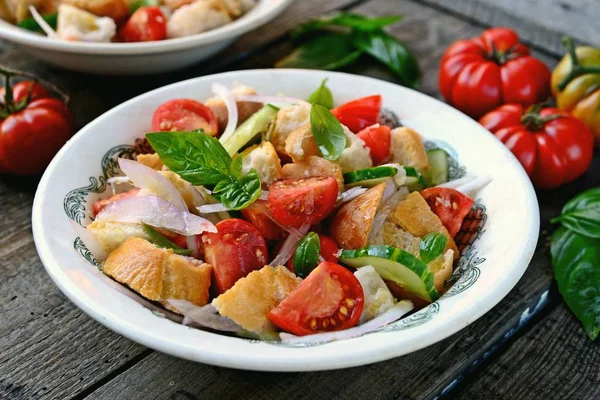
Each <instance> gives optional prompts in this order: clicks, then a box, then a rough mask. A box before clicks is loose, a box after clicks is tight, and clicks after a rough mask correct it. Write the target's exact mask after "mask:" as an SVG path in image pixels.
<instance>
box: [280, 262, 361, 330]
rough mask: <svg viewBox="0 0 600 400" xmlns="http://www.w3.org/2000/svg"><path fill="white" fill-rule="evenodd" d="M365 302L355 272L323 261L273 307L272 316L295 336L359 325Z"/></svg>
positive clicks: (281, 326)
mask: <svg viewBox="0 0 600 400" xmlns="http://www.w3.org/2000/svg"><path fill="white" fill-rule="evenodd" d="M364 302H365V298H364V294H363V290H362V287H361V286H360V282H358V279H356V277H355V276H354V274H353V273H352V272H350V271H348V270H347V269H345V268H344V267H342V266H340V265H338V264H335V263H332V262H328V261H324V262H322V263H321V264H319V266H318V267H317V268H315V269H314V270H313V271H312V272H311V273H310V274H309V275H308V277H306V279H305V280H303V281H302V283H301V284H300V285H299V286H298V287H297V288H296V289H294V291H292V292H291V293H290V294H289V295H288V296H287V297H286V298H285V299H283V301H282V302H281V303H279V305H278V306H277V307H276V308H274V309H273V310H271V312H270V313H269V319H270V320H271V322H273V323H274V324H275V325H277V326H278V327H280V328H281V329H283V330H284V331H286V332H291V333H293V334H295V335H309V334H311V333H317V332H329V331H339V330H342V329H348V328H352V327H353V326H354V325H356V323H357V322H358V319H359V318H360V314H361V313H362V311H363V307H364Z"/></svg>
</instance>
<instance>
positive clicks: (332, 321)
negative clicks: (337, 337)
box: [329, 318, 336, 326]
mask: <svg viewBox="0 0 600 400" xmlns="http://www.w3.org/2000/svg"><path fill="white" fill-rule="evenodd" d="M329 322H331V325H333V326H335V324H336V322H335V319H333V318H329Z"/></svg>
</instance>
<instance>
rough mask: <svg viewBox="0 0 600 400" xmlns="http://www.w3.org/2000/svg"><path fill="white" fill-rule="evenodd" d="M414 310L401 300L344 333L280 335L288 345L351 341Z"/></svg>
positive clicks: (409, 303) (409, 304)
mask: <svg viewBox="0 0 600 400" xmlns="http://www.w3.org/2000/svg"><path fill="white" fill-rule="evenodd" d="M413 308H414V306H413V303H412V302H411V301H409V300H401V301H399V302H398V303H397V304H396V305H395V306H394V307H392V308H390V309H389V310H387V311H386V312H384V313H383V314H381V315H380V316H378V317H376V318H373V319H372V320H370V321H368V322H366V323H364V324H362V325H358V326H355V327H354V328H350V329H345V330H343V331H336V332H324V333H316V334H313V335H306V336H296V335H291V334H289V333H285V332H282V333H280V334H279V337H280V338H281V341H282V342H283V343H286V344H300V343H302V344H309V343H321V342H331V341H333V340H343V339H350V338H354V337H358V336H362V335H364V334H367V333H370V332H374V331H376V330H378V329H379V328H381V327H384V326H386V325H389V324H391V323H392V322H396V321H397V320H399V319H400V318H401V317H402V316H403V315H405V314H407V313H409V312H410V311H412V309H413Z"/></svg>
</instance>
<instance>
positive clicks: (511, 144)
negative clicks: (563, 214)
mask: <svg viewBox="0 0 600 400" xmlns="http://www.w3.org/2000/svg"><path fill="white" fill-rule="evenodd" d="M539 108H540V107H532V108H530V109H529V110H524V108H523V106H521V105H516V104H506V105H504V106H501V107H499V108H497V109H496V110H494V111H492V112H490V113H488V114H486V115H484V116H483V117H482V118H481V119H480V120H479V123H480V124H481V125H483V126H484V127H485V128H487V129H488V130H489V131H490V132H492V133H493V134H494V135H496V137H497V138H498V139H500V140H501V141H502V142H504V144H505V145H506V147H508V148H509V149H510V151H512V152H513V154H514V155H515V156H516V157H517V158H518V159H519V161H520V162H521V165H523V168H525V171H526V172H527V175H529V177H530V178H531V181H532V182H533V184H534V185H535V186H537V187H539V188H543V189H550V188H555V187H557V186H560V185H562V184H564V183H567V182H571V181H573V180H575V179H576V178H577V177H579V176H580V175H582V174H583V173H584V172H585V171H587V169H588V168H589V166H590V163H591V162H592V157H593V152H594V136H593V134H592V132H591V131H590V129H589V128H588V127H587V126H586V125H585V124H584V123H583V122H582V121H580V120H579V119H577V118H575V117H573V116H572V115H571V114H568V113H566V112H564V111H560V110H558V109H556V108H543V109H541V110H540V109H539Z"/></svg>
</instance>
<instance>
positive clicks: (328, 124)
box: [310, 104, 346, 161]
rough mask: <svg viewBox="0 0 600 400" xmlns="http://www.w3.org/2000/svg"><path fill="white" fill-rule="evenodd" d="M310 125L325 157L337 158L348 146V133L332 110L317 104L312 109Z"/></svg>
mask: <svg viewBox="0 0 600 400" xmlns="http://www.w3.org/2000/svg"><path fill="white" fill-rule="evenodd" d="M310 127H311V130H312V134H313V137H314V138H315V142H317V146H318V147H319V150H320V151H321V155H322V156H323V158H326V159H327V160H330V161H333V160H337V159H338V158H339V157H340V155H341V154H342V151H344V149H345V148H346V134H345V133H344V128H343V127H342V124H340V121H338V119H337V118H336V117H335V116H334V115H333V114H332V113H331V111H329V110H328V109H326V108H325V107H323V106H322V105H319V104H315V105H314V106H312V107H311V109H310Z"/></svg>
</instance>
